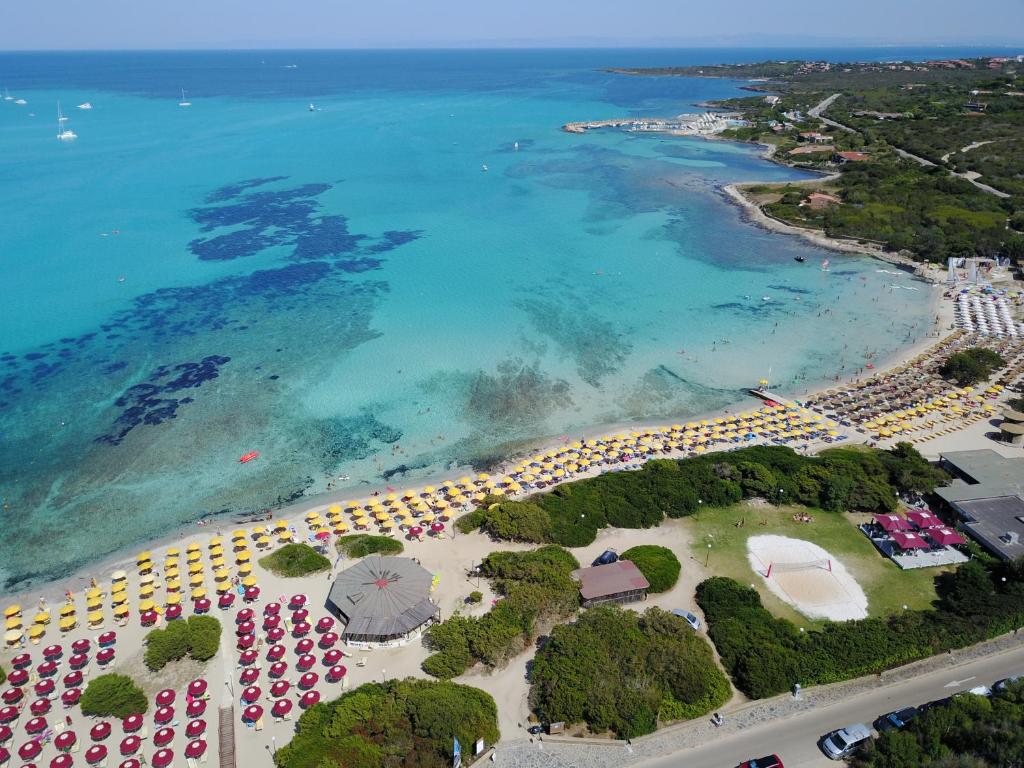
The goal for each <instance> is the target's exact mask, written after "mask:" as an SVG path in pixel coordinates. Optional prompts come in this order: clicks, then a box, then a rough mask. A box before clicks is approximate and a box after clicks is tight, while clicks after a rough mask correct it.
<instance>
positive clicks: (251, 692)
mask: <svg viewBox="0 0 1024 768" xmlns="http://www.w3.org/2000/svg"><path fill="white" fill-rule="evenodd" d="M262 695H263V691H261V690H260V687H259V686H258V685H250V686H249V687H248V688H246V689H245V690H243V691H242V697H241V698H242V703H243V704H251V703H252V702H254V701H257V700H259V698H260V696H262Z"/></svg>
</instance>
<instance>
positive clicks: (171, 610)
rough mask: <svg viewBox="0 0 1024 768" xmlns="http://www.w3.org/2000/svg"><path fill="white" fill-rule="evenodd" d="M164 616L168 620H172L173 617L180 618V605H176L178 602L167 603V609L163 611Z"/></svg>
mask: <svg viewBox="0 0 1024 768" xmlns="http://www.w3.org/2000/svg"><path fill="white" fill-rule="evenodd" d="M164 617H165V618H166V619H167V620H168V621H172V620H174V619H180V618H181V605H178V604H175V605H168V606H167V609H166V610H165V611H164Z"/></svg>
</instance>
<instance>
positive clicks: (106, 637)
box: [96, 632, 117, 646]
mask: <svg viewBox="0 0 1024 768" xmlns="http://www.w3.org/2000/svg"><path fill="white" fill-rule="evenodd" d="M96 642H97V643H99V644H100V646H108V645H113V644H114V643H116V642H117V632H104V633H103V634H102V635H100V636H99V637H98V638H97V639H96Z"/></svg>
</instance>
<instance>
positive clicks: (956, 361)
mask: <svg viewBox="0 0 1024 768" xmlns="http://www.w3.org/2000/svg"><path fill="white" fill-rule="evenodd" d="M1004 365H1006V361H1005V360H1003V358H1001V357H1000V356H999V355H998V354H996V353H995V352H993V351H992V350H990V349H985V348H984V347H971V348H970V349H965V350H964V351H963V352H954V353H953V354H952V355H950V356H949V357H947V358H946V360H945V362H943V364H942V365H941V366H940V367H939V373H940V374H942V376H943V377H945V378H947V379H950V380H952V381H955V382H956V383H957V384H959V385H960V386H961V387H966V386H970V385H972V384H977V383H978V382H979V381H984V380H985V379H987V378H988V377H989V376H991V375H992V373H993V371H995V370H997V369H999V368H1002V367H1003V366H1004Z"/></svg>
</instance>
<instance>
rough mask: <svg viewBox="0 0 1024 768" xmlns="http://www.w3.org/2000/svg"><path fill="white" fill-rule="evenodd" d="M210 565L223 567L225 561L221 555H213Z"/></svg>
mask: <svg viewBox="0 0 1024 768" xmlns="http://www.w3.org/2000/svg"><path fill="white" fill-rule="evenodd" d="M210 565H211V566H212V567H213V568H223V567H224V566H225V565H226V561H225V560H224V558H223V557H219V556H218V557H215V558H213V559H212V560H211V561H210Z"/></svg>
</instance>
